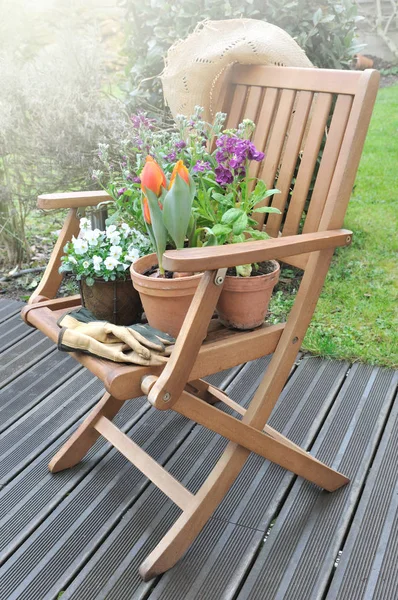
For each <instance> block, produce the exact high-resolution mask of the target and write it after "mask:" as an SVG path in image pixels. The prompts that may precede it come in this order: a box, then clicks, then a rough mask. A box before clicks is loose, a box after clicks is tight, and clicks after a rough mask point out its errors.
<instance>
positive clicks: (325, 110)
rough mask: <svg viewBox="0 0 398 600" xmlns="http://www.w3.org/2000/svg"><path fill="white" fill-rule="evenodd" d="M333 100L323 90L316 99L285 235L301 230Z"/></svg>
mask: <svg viewBox="0 0 398 600" xmlns="http://www.w3.org/2000/svg"><path fill="white" fill-rule="evenodd" d="M332 100H333V95H332V94H330V93H325V92H321V93H319V94H317V97H316V99H315V101H314V103H315V106H314V108H313V109H312V115H311V121H310V124H309V128H308V132H307V136H306V140H305V153H304V152H303V153H302V155H301V157H300V166H299V170H298V173H297V177H296V182H295V185H294V188H293V192H292V195H291V206H290V207H289V211H288V213H287V215H286V220H285V224H284V227H283V235H296V234H297V232H298V230H299V225H300V220H301V218H302V216H303V211H304V208H305V203H306V200H307V195H308V190H309V188H310V185H311V179H312V175H313V173H314V169H315V166H316V162H317V158H318V154H319V149H320V147H321V142H322V139H323V137H324V135H325V128H326V123H327V120H328V117H329V113H330V108H331V106H332Z"/></svg>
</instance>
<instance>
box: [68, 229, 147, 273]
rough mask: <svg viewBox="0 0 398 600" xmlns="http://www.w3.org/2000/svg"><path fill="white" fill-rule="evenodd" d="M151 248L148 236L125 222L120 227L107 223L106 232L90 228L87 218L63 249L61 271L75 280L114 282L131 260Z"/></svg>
mask: <svg viewBox="0 0 398 600" xmlns="http://www.w3.org/2000/svg"><path fill="white" fill-rule="evenodd" d="M150 251H151V244H150V241H149V240H148V238H146V237H145V236H144V235H142V233H140V232H139V231H137V230H136V229H131V228H130V227H129V226H128V225H127V224H126V223H122V224H121V225H120V227H116V225H109V226H108V227H107V228H106V230H105V231H101V230H100V229H92V228H91V224H90V221H89V220H88V219H86V218H83V219H80V233H79V236H78V237H77V238H75V237H73V238H72V240H71V241H70V242H68V243H67V244H66V246H65V248H64V252H65V255H64V256H63V257H62V258H61V261H62V264H61V267H60V269H59V270H60V272H61V273H67V272H71V273H73V274H74V275H76V279H78V280H80V279H82V278H85V279H86V283H87V285H93V284H94V281H95V279H99V278H101V279H104V280H105V281H114V280H115V279H126V277H127V276H128V269H129V267H130V265H131V263H132V262H134V261H135V260H137V259H138V258H139V257H140V256H144V255H145V254H148V253H149V252H150Z"/></svg>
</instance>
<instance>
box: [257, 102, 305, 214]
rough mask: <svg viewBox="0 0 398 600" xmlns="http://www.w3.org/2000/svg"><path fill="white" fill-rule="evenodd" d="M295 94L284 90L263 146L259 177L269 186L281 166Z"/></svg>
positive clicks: (261, 204)
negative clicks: (263, 154) (263, 156)
mask: <svg viewBox="0 0 398 600" xmlns="http://www.w3.org/2000/svg"><path fill="white" fill-rule="evenodd" d="M295 96H296V92H295V91H294V90H282V93H281V94H280V98H279V103H278V107H277V109H276V115H275V119H274V121H273V124H272V130H271V132H270V135H269V137H268V140H267V141H266V144H265V147H264V148H263V150H264V152H265V158H264V161H263V165H262V168H261V169H260V171H259V174H258V177H260V178H261V179H263V180H264V181H265V184H266V186H267V187H268V188H272V187H274V181H275V177H276V172H277V169H278V167H279V163H280V158H281V155H282V150H283V147H284V145H285V141H286V132H287V129H288V126H289V123H290V120H291V114H292V110H293V104H294V99H295ZM276 124H277V126H276ZM260 126H261V125H260ZM267 200H268V199H267ZM259 205H260V206H265V205H266V202H260V203H259ZM262 220H263V219H262Z"/></svg>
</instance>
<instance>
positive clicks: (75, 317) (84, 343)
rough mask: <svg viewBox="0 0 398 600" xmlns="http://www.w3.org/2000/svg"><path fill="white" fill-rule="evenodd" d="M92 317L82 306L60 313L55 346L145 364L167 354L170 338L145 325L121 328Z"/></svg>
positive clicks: (157, 362) (156, 362) (160, 360)
mask: <svg viewBox="0 0 398 600" xmlns="http://www.w3.org/2000/svg"><path fill="white" fill-rule="evenodd" d="M92 319H95V317H94V316H93V315H92V313H90V312H89V311H88V310H86V309H80V310H77V311H72V312H70V313H67V314H65V315H63V316H62V317H61V318H60V319H59V320H58V325H59V326H60V327H61V328H62V329H61V331H60V334H59V336H58V348H59V349H60V350H66V351H69V352H70V351H73V350H80V351H82V352H87V353H88V354H92V355H94V356H99V357H100V358H107V359H109V360H113V361H114V362H127V363H133V364H137V365H145V366H149V365H152V366H155V365H161V364H163V363H164V362H166V361H167V357H168V356H169V355H170V353H171V350H172V348H171V345H172V344H173V343H174V338H172V337H171V336H169V335H168V334H167V333H163V332H162V331H159V330H157V329H153V328H152V327H150V326H149V325H141V324H135V325H130V326H128V327H123V326H120V325H114V324H113V323H107V322H106V321H97V320H92Z"/></svg>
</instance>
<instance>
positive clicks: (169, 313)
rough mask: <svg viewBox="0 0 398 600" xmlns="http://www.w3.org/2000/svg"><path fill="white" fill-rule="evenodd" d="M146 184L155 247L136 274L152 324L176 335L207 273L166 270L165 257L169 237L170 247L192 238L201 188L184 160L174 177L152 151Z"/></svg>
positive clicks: (133, 275) (134, 266)
mask: <svg viewBox="0 0 398 600" xmlns="http://www.w3.org/2000/svg"><path fill="white" fill-rule="evenodd" d="M141 188H142V193H143V196H142V207H143V215H144V220H145V224H146V227H147V230H148V235H149V237H150V239H151V241H152V246H153V247H154V249H155V253H154V254H151V255H149V256H145V257H143V258H141V259H139V260H137V261H135V262H134V263H133V264H132V265H131V269H130V272H131V278H132V281H133V285H134V287H135V289H136V290H138V292H139V293H140V296H141V300H142V303H143V306H144V310H145V314H146V317H147V319H148V322H149V324H150V325H152V326H153V327H156V328H157V329H160V330H162V331H167V333H169V334H170V335H173V336H176V335H178V332H179V330H180V328H181V326H182V323H183V321H184V318H185V315H186V313H187V310H188V308H189V305H190V303H191V300H192V298H193V296H194V294H195V291H196V288H197V286H198V284H199V281H200V278H201V274H200V273H199V274H193V275H192V274H190V273H168V272H165V270H164V269H163V265H162V259H163V253H164V251H165V250H166V246H167V245H168V242H169V247H174V248H176V249H179V248H183V247H184V245H185V243H186V240H187V238H192V231H193V229H194V221H193V215H192V203H193V199H194V196H195V193H196V188H195V184H194V183H193V180H192V177H191V176H190V175H189V172H188V169H187V168H186V167H185V166H184V164H183V162H182V161H181V160H179V161H178V162H177V163H176V164H175V166H174V169H173V172H172V174H171V177H170V181H169V183H168V182H167V179H166V175H165V173H164V171H163V170H162V169H161V167H160V166H159V165H158V163H157V162H156V161H155V160H154V159H153V158H152V157H151V156H147V158H146V163H145V166H144V168H143V170H142V173H141ZM188 244H189V240H188Z"/></svg>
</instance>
